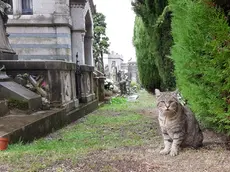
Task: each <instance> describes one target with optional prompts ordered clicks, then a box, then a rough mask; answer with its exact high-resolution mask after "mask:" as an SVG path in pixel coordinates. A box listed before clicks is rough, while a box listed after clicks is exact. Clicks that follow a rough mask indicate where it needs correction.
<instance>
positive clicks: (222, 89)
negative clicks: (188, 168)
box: [169, 0, 230, 134]
mask: <svg viewBox="0 0 230 172" xmlns="http://www.w3.org/2000/svg"><path fill="white" fill-rule="evenodd" d="M210 3H211V1H199V0H193V1H192V0H170V1H169V4H170V7H171V8H172V11H173V19H172V34H173V39H174V42H175V44H174V46H173V48H172V58H173V60H174V62H175V74H176V78H177V86H178V87H179V89H180V90H181V92H182V94H183V96H184V97H185V98H186V99H187V100H188V102H189V104H190V106H191V108H192V110H193V111H194V112H195V113H196V114H197V115H198V117H199V118H200V120H201V122H203V123H204V124H205V125H206V126H208V127H211V128H214V129H216V130H217V131H219V132H228V134H230V109H229V108H230V106H229V105H230V101H229V98H230V90H229V88H230V75H229V73H230V68H229V65H230V59H229V57H230V44H229V43H230V42H229V40H230V28H229V25H228V22H227V20H226V18H225V16H224V12H222V11H221V10H217V9H216V8H215V6H212V5H210Z"/></svg>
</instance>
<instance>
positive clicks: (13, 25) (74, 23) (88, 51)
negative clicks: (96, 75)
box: [7, 0, 95, 65]
mask: <svg viewBox="0 0 230 172" xmlns="http://www.w3.org/2000/svg"><path fill="white" fill-rule="evenodd" d="M22 1H25V0H13V1H12V2H13V14H12V15H9V21H8V25H7V31H8V33H9V34H10V36H9V40H10V43H11V45H12V47H13V49H14V50H15V51H16V53H17V54H18V56H19V60H63V61H68V62H76V54H77V53H78V57H79V62H80V64H87V65H93V57H92V35H93V29H92V28H93V21H92V10H93V12H94V10H95V9H94V5H93V2H92V0H48V1H47V0H29V1H30V3H31V4H30V5H31V7H30V8H31V11H32V13H30V14H27V15H23V11H22ZM27 1H28V0H27Z"/></svg>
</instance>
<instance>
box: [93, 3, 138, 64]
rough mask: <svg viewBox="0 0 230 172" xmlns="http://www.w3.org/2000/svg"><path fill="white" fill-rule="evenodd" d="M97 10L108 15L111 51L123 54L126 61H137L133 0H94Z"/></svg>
mask: <svg viewBox="0 0 230 172" xmlns="http://www.w3.org/2000/svg"><path fill="white" fill-rule="evenodd" d="M94 4H95V5H96V9H97V12H101V13H103V14H104V15H105V16H106V20H105V21H106V23H107V30H106V34H107V36H108V37H109V39H110V41H109V42H110V48H109V49H110V51H114V52H116V53H118V54H122V55H123V57H124V61H128V60H129V59H131V58H132V61H135V49H134V47H133V44H132V38H133V27H134V20H135V14H134V12H133V11H132V7H131V0H94Z"/></svg>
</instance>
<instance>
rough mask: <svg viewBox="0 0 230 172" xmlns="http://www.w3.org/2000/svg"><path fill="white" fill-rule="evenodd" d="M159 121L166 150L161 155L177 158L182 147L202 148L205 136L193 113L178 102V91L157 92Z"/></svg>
mask: <svg viewBox="0 0 230 172" xmlns="http://www.w3.org/2000/svg"><path fill="white" fill-rule="evenodd" d="M155 94H156V98H157V109H158V111H159V115H158V120H159V123H160V127H161V131H162V135H163V139H164V149H163V150H161V151H160V154H164V155H166V154H169V153H170V155H171V156H176V155H178V154H179V149H180V147H185V146H190V147H194V148H198V147H200V146H202V142H203V134H202V131H201V129H200V127H199V124H198V122H197V120H196V119H195V116H194V114H193V113H192V111H191V110H190V109H189V108H188V107H187V106H184V105H182V104H181V103H180V102H179V100H178V97H177V95H178V93H177V91H174V92H160V91H159V90H158V89H156V90H155Z"/></svg>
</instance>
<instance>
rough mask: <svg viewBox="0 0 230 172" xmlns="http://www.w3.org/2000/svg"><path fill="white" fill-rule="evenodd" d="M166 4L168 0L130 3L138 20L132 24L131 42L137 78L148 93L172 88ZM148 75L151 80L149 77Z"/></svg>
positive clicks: (169, 32) (169, 34)
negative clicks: (132, 38)
mask: <svg viewBox="0 0 230 172" xmlns="http://www.w3.org/2000/svg"><path fill="white" fill-rule="evenodd" d="M167 3H168V2H167V0H136V1H135V2H133V3H132V5H133V8H134V11H135V12H136V14H137V16H138V17H137V18H140V19H136V21H135V29H134V41H133V42H134V46H135V48H136V56H137V59H139V60H137V61H138V67H139V69H140V70H141V71H140V78H141V82H142V84H143V86H144V87H148V89H149V87H150V90H151V91H153V90H154V88H161V90H166V89H169V90H171V89H174V88H175V78H174V74H173V68H174V66H173V62H172V60H171V59H170V58H168V56H169V55H170V47H171V46H172V36H171V27H170V24H171V12H170V8H169V6H167ZM138 32H140V33H138ZM141 41H142V43H141ZM143 54H144V55H143ZM141 57H142V58H141ZM143 59H145V60H144V61H145V62H142V61H143ZM149 68H153V69H152V70H149ZM153 71H154V72H153ZM145 75H147V76H145ZM149 75H152V77H149V78H148V76H149ZM151 84H153V85H151Z"/></svg>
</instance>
